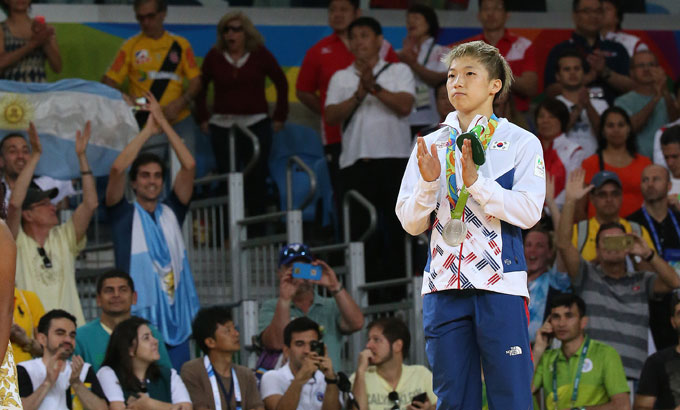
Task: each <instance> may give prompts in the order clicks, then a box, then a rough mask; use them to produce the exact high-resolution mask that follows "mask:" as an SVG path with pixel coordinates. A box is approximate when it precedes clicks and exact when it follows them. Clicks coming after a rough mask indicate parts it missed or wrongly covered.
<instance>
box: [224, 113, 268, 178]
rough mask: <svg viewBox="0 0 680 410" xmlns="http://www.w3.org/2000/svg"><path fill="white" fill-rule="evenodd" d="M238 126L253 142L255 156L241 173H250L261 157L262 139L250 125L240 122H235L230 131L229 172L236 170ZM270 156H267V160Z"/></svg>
mask: <svg viewBox="0 0 680 410" xmlns="http://www.w3.org/2000/svg"><path fill="white" fill-rule="evenodd" d="M236 128H238V129H239V131H241V132H242V133H243V134H244V135H245V136H246V137H248V139H249V140H250V142H251V143H252V144H253V156H252V157H251V158H250V160H249V161H248V163H246V165H245V166H244V167H243V170H242V171H241V173H242V174H243V175H248V174H249V173H250V171H251V170H252V169H253V168H254V167H255V165H256V164H257V160H258V159H260V140H259V139H258V138H257V135H255V134H254V133H253V132H252V131H251V130H250V129H249V128H248V127H246V126H245V125H243V124H240V123H238V122H237V123H234V126H233V127H231V129H230V131H229V173H231V174H233V173H235V172H237V171H236ZM266 160H268V158H265V161H266Z"/></svg>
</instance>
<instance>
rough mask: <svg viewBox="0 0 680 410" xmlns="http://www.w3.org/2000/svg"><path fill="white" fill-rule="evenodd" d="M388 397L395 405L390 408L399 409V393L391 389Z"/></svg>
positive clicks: (392, 409)
mask: <svg viewBox="0 0 680 410" xmlns="http://www.w3.org/2000/svg"><path fill="white" fill-rule="evenodd" d="M387 398H388V399H389V401H391V402H392V403H394V406H392V408H391V409H390V410H399V393H397V392H396V391H391V392H390V394H388V395H387Z"/></svg>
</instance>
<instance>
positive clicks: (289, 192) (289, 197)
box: [286, 155, 317, 211]
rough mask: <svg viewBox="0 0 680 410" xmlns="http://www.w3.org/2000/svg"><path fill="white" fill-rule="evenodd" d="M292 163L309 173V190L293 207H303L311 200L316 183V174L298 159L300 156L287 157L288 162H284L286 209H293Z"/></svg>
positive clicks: (314, 192)
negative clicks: (298, 203)
mask: <svg viewBox="0 0 680 410" xmlns="http://www.w3.org/2000/svg"><path fill="white" fill-rule="evenodd" d="M293 165H297V166H299V167H300V168H302V170H303V171H305V172H306V173H307V175H309V192H308V193H307V195H306V196H305V199H303V200H302V202H301V203H300V205H299V206H297V207H296V208H295V209H305V207H306V206H307V205H309V204H310V203H311V202H312V200H313V199H314V195H315V194H316V185H317V182H316V174H315V173H314V171H313V170H312V169H311V168H310V167H309V166H307V164H305V162H304V161H303V160H302V159H300V157H298V156H297V155H293V156H291V157H290V158H288V162H287V163H286V209H287V210H288V211H292V210H293Z"/></svg>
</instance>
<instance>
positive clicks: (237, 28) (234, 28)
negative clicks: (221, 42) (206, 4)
mask: <svg viewBox="0 0 680 410" xmlns="http://www.w3.org/2000/svg"><path fill="white" fill-rule="evenodd" d="M230 31H233V32H234V33H240V32H242V31H243V26H224V29H222V33H225V34H226V33H228V32H230Z"/></svg>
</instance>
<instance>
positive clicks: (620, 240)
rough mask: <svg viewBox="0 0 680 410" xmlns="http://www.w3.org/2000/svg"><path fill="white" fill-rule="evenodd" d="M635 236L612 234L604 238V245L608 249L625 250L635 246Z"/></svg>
mask: <svg viewBox="0 0 680 410" xmlns="http://www.w3.org/2000/svg"><path fill="white" fill-rule="evenodd" d="M633 241H634V239H633V237H632V236H630V235H612V236H605V237H604V238H602V246H603V247H604V249H606V250H608V251H625V250H628V249H630V247H631V246H633Z"/></svg>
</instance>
